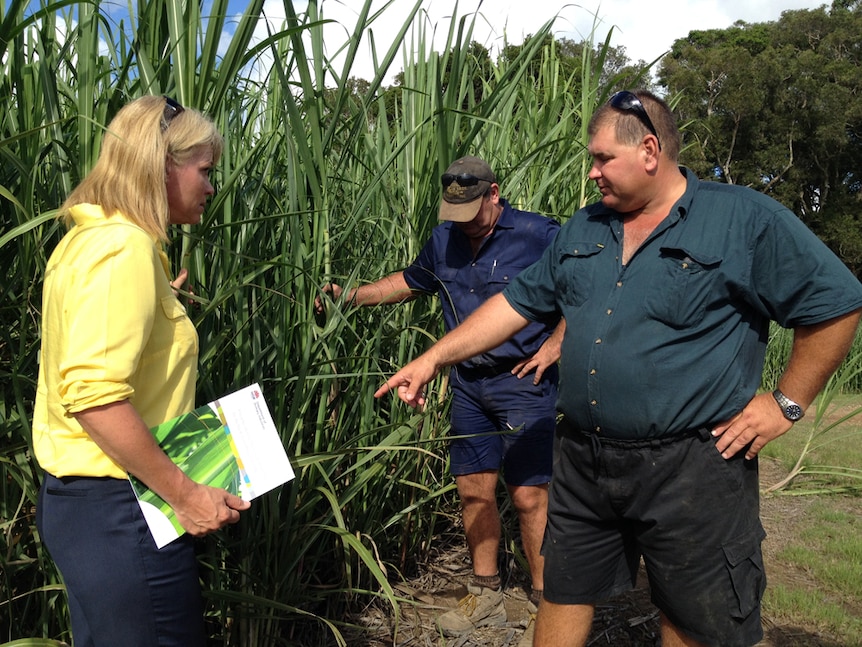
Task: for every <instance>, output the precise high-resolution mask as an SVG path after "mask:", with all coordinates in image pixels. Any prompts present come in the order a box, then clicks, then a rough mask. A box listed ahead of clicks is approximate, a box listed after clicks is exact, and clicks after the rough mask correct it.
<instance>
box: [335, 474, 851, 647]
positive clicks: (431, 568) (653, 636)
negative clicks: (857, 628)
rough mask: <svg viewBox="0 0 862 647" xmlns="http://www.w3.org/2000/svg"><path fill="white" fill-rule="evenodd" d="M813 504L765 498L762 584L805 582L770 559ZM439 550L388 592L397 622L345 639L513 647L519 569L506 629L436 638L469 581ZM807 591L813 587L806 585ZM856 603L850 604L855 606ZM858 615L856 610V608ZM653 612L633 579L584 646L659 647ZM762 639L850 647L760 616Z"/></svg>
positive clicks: (794, 645) (518, 629)
mask: <svg viewBox="0 0 862 647" xmlns="http://www.w3.org/2000/svg"><path fill="white" fill-rule="evenodd" d="M760 463H761V465H760V471H761V483H762V484H763V485H764V486H766V485H771V484H774V483H776V482H778V481H779V480H780V479H781V478H782V476H783V475H784V474H783V469H782V468H781V467H780V465H779V464H778V463H776V462H775V461H772V460H770V459H763V458H762V459H761V461H760ZM811 503H813V501H812V499H811V498H810V497H798V496H797V497H788V496H765V497H763V499H762V502H761V516H762V519H763V525H764V527H765V528H766V532H767V538H766V540H765V541H764V544H763V549H764V560H765V563H766V570H767V578H768V580H769V585H775V584H776V583H778V582H782V581H784V582H792V583H794V585H796V586H798V585H799V584H800V583H802V584H804V583H806V582H810V578H808V576H807V575H806V573H805V572H804V571H801V570H800V569H797V568H795V567H794V565H793V564H788V563H782V562H781V561H780V560H778V559H777V555H778V554H779V552H780V551H781V549H782V547H783V546H785V545H786V544H787V543H788V542H791V541H793V540H794V538H795V537H796V534H795V533H796V532H797V526H798V525H799V524H798V522H797V520H799V519H801V518H802V517H803V516H804V514H805V512H806V510H807V508H808V507H809V506H810V505H811ZM440 545H441V548H440V549H438V552H436V553H435V554H433V555H431V556H430V557H429V559H428V560H427V562H426V563H425V564H423V565H422V567H421V573H420V575H419V576H418V577H416V578H414V579H412V580H410V581H407V582H405V583H402V584H398V585H396V591H397V592H398V593H399V594H400V595H401V596H403V597H404V598H405V599H407V600H412V601H413V604H410V603H408V604H402V605H401V607H402V608H401V615H400V617H399V618H395V617H393V614H392V613H391V609H388V608H387V607H386V606H385V605H382V604H375V605H374V606H371V607H369V608H367V609H366V610H365V611H364V613H363V614H362V615H361V617H360V618H357V619H356V621H357V622H358V623H359V624H361V625H362V626H363V627H364V628H363V630H362V631H361V632H358V633H357V635H354V636H352V637H349V638H347V642H348V644H349V645H351V646H356V647H384V646H385V647H420V646H422V647H479V646H481V647H517V645H518V643H519V641H520V639H521V636H522V635H523V633H524V629H525V627H526V625H527V622H528V619H529V612H528V610H527V607H526V601H527V594H526V588H525V581H526V580H525V579H524V576H523V573H522V572H521V570H520V569H519V568H518V567H517V566H515V565H514V564H510V565H509V566H510V567H509V568H508V569H504V571H506V570H508V572H503V573H502V574H503V576H504V589H505V596H506V597H505V604H506V609H507V612H508V618H509V620H508V622H507V624H506V625H504V626H502V627H494V628H482V629H479V630H477V631H476V632H474V633H473V634H471V635H469V636H465V637H461V638H457V639H449V640H448V641H447V640H446V639H445V638H443V637H442V636H440V635H439V634H438V632H437V630H436V628H435V624H434V619H435V618H436V616H437V615H439V614H440V613H443V612H445V611H446V610H447V609H449V608H452V607H454V606H457V603H458V600H459V599H460V598H461V597H462V596H464V595H465V594H466V589H465V587H464V583H465V582H466V581H467V579H468V577H469V574H470V562H469V556H468V554H467V550H466V548H465V546H464V545H463V538H461V537H460V536H459V534H458V529H453V534H452V536H451V539H448V540H446V539H444V540H443V541H441V542H440ZM811 586H812V587H813V586H814V583H811ZM855 603H856V604H858V601H856V602H855ZM860 612H862V609H860ZM658 627H659V622H658V612H657V610H656V609H655V607H654V606H653V605H652V603H651V602H650V599H649V588H648V585H647V582H646V578H645V577H644V576H643V573H641V577H639V578H638V585H637V587H636V589H635V590H634V591H632V592H630V593H627V594H625V595H622V596H619V597H617V598H614V599H612V600H610V601H608V602H607V603H605V604H602V605H600V606H598V607H597V608H596V615H595V620H594V622H593V631H592V633H591V635H590V638H589V641H588V645H589V646H595V647H598V646H605V645H610V646H613V647H653V646H658V645H660V641H659V637H658V636H659V633H658ZM763 627H764V639H763V641H761V642H760V643H759V644H758V646H757V647H851V646H848V645H845V644H844V643H842V642H841V640H840V638H838V637H835V636H828V635H824V634H822V633H821V632H819V631H818V629H817V628H816V627H799V626H790V625H788V624H787V623H786V622H783V621H782V620H781V619H777V618H770V617H768V615H767V614H764V619H763Z"/></svg>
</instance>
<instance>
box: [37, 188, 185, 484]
mask: <svg viewBox="0 0 862 647" xmlns="http://www.w3.org/2000/svg"><path fill="white" fill-rule="evenodd" d="M71 215H72V217H73V219H74V221H75V226H74V227H73V228H72V229H71V230H70V231H69V232H68V233H67V234H66V236H65V237H64V238H63V240H61V241H60V244H59V245H58V246H57V248H56V249H55V250H54V252H53V253H52V254H51V258H50V259H49V261H48V266H47V268H46V271H45V284H44V292H43V298H42V350H41V358H40V365H39V384H38V388H37V391H36V404H35V412H34V416H33V445H34V449H35V453H36V459H37V460H38V461H39V464H40V465H41V466H42V468H43V469H44V470H46V471H47V472H49V473H50V474H53V475H54V476H58V477H62V476H70V475H76V476H113V477H116V478H125V477H126V476H127V474H126V472H125V470H123V468H122V466H120V465H117V464H116V463H115V462H114V461H112V460H111V459H110V458H109V457H108V456H107V455H106V454H105V453H104V452H103V451H102V450H101V449H99V447H98V445H96V443H95V442H93V440H92V439H91V438H90V436H89V435H88V434H87V433H86V432H85V431H84V430H83V429H82V428H81V425H80V424H78V422H77V420H76V419H75V417H74V416H73V415H72V414H74V413H78V412H81V411H85V410H87V409H90V408H93V407H97V406H101V405H105V404H110V403H112V402H119V401H121V400H129V402H130V403H131V404H132V405H133V406H134V407H135V409H136V410H137V412H138V413H139V414H140V416H141V417H142V418H143V420H144V422H145V423H146V424H147V425H148V426H150V427H153V426H155V425H157V424H159V423H162V422H164V421H166V420H170V419H171V418H174V417H176V416H178V415H179V414H181V413H185V412H187V411H191V410H192V409H193V408H194V404H195V381H196V379H197V358H198V337H197V332H196V331H195V328H194V325H193V324H192V322H191V320H190V319H189V317H188V315H187V314H186V311H185V308H184V307H183V305H182V304H181V303H180V302H179V301H178V300H177V298H176V297H175V296H174V294H173V290H172V287H171V284H170V273H169V268H168V259H167V256H166V255H165V252H164V250H163V249H162V246H161V243H159V242H158V241H156V240H154V239H153V238H152V237H151V236H150V235H149V234H148V233H146V232H145V231H144V230H142V229H141V228H140V227H138V226H136V225H134V224H132V223H131V222H129V221H128V220H127V219H126V218H124V217H123V216H122V215H121V214H114V215H112V216H111V217H110V218H109V217H106V215H105V213H104V212H103V211H102V209H101V208H100V207H99V206H97V205H90V204H81V205H77V206H75V207H73V208H72V210H71ZM116 432H117V433H122V432H123V430H122V429H117V430H116Z"/></svg>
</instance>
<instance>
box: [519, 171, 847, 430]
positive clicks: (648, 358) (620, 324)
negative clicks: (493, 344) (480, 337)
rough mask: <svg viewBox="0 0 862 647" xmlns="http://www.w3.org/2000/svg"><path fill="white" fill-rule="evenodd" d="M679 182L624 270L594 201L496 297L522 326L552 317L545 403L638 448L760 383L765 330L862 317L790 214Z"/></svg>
mask: <svg viewBox="0 0 862 647" xmlns="http://www.w3.org/2000/svg"><path fill="white" fill-rule="evenodd" d="M681 171H682V172H683V174H684V175H685V176H686V180H687V187H686V191H685V193H684V195H683V196H682V197H681V198H680V200H679V201H678V202H677V203H676V204H675V205H674V207H673V208H672V209H671V211H670V213H669V214H668V216H667V218H665V220H664V221H663V222H662V223H661V224H660V225H659V226H658V227H657V228H656V229H655V231H654V232H653V233H652V234H651V235H650V237H649V238H648V239H647V240H646V241H644V243H643V245H642V246H641V247H640V248H639V249H638V251H637V252H636V253H635V254H634V256H633V257H632V258H631V259H630V261H629V263H628V264H627V265H623V264H622V260H621V259H622V249H623V221H622V219H621V217H620V215H619V214H618V213H616V212H615V211H613V210H610V209H608V208H606V207H604V205H602V204H601V203H596V204H593V205H590V206H588V207H586V208H584V209H581V210H579V211H578V212H577V213H576V214H575V215H574V216H573V217H572V218H571V219H570V220H569V221H568V222H567V223H566V224H565V225H563V228H562V229H561V231H560V233H559V234H558V235H557V238H556V240H555V241H554V243H553V244H552V245H551V246H550V247H549V248H548V249H547V250H546V252H545V254H544V255H543V256H542V258H541V259H540V260H539V261H538V262H537V263H535V264H534V265H532V266H531V267H529V268H527V269H526V270H524V272H522V273H521V274H520V275H519V276H518V277H517V278H516V279H515V280H514V281H513V282H512V284H511V285H510V286H509V287H508V288H506V290H505V291H504V293H503V294H504V296H505V297H506V299H507V300H508V301H509V303H510V304H511V305H512V307H513V308H514V309H515V310H517V311H518V312H519V313H520V314H522V315H523V316H525V317H527V318H528V319H531V320H542V319H545V318H546V317H547V316H548V315H549V313H552V312H559V313H561V314H562V315H563V316H564V317H565V319H566V335H565V339H564V341H563V349H562V359H561V372H560V396H559V400H558V404H557V406H558V408H559V410H560V411H561V412H562V413H563V414H564V415H565V416H566V417H567V418H568V420H569V421H570V422H571V424H573V425H575V426H576V427H578V428H580V429H582V430H586V431H591V432H596V433H598V434H600V435H601V436H604V437H609V438H620V439H641V438H652V437H661V436H668V435H675V434H680V433H684V432H686V431H689V430H693V429H697V428H700V427H704V426H709V425H712V424H715V423H717V422H719V421H721V420H725V419H727V418H729V417H731V416H732V415H734V414H736V413H737V412H738V411H740V410H741V409H742V408H743V407H744V406H745V405H746V404H747V403H748V401H749V400H750V399H751V398H752V397H753V396H754V394H755V392H756V390H757V388H758V387H759V385H760V380H761V372H762V370H763V358H764V354H765V350H766V340H767V335H768V330H769V321H770V320H772V319H774V320H775V321H777V322H778V323H779V324H780V325H782V326H784V327H788V328H793V327H796V326H800V325H810V324H816V323H820V322H823V321H826V320H829V319H832V318H834V317H837V316H840V315H842V314H846V313H848V312H851V311H853V310H855V309H857V308H859V307H862V285H860V283H859V281H858V280H857V279H856V278H855V277H854V276H853V274H852V273H851V272H850V271H849V270H848V269H847V268H846V267H845V266H844V265H843V263H841V261H840V260H839V259H838V258H837V257H836V256H835V255H834V254H833V253H832V252H831V251H830V250H829V249H828V248H827V247H826V246H825V245H824V244H823V243H822V242H821V241H820V240H819V239H818V238H817V237H816V236H815V235H814V234H813V233H811V231H810V230H808V229H807V228H806V227H805V225H803V224H802V222H801V221H800V220H799V218H797V217H796V215H795V214H793V212H791V211H790V210H788V209H787V208H785V207H784V206H782V205H781V204H779V203H778V202H776V201H775V200H773V199H772V198H769V197H768V196H765V195H763V194H761V193H758V192H756V191H754V190H751V189H748V188H744V187H738V186H731V185H726V184H719V183H716V182H702V181H700V180H698V179H697V178H696V177H695V176H694V174H693V173H691V171H688V170H687V169H681Z"/></svg>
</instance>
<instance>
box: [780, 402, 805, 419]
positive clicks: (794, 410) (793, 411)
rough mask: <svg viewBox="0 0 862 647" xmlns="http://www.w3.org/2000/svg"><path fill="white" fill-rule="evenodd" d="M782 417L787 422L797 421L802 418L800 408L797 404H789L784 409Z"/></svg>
mask: <svg viewBox="0 0 862 647" xmlns="http://www.w3.org/2000/svg"><path fill="white" fill-rule="evenodd" d="M784 415H785V416H786V417H787V418H788V419H789V420H799V419H800V418H801V417H802V407H800V406H799V405H797V404H791V405H789V406H787V407H785V409H784Z"/></svg>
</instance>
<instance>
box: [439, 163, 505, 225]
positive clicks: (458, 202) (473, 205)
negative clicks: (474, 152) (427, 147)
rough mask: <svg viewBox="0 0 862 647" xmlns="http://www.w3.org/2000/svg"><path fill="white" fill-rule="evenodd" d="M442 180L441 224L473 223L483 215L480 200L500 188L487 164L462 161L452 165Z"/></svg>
mask: <svg viewBox="0 0 862 647" xmlns="http://www.w3.org/2000/svg"><path fill="white" fill-rule="evenodd" d="M440 180H441V182H442V184H443V199H442V200H441V201H440V220H451V221H452V222H470V221H471V220H473V218H475V217H476V214H477V213H478V212H479V200H481V199H482V196H484V195H485V193H487V192H488V189H490V188H491V185H492V184H496V182H497V177H496V176H495V175H494V172H493V171H492V170H491V167H490V166H488V163H487V162H486V161H485V160H483V159H480V158H478V157H462V158H460V159H457V160H455V161H454V162H452V163H451V164H450V165H449V168H447V169H446V172H445V173H443V175H442V176H441V177H440Z"/></svg>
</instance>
